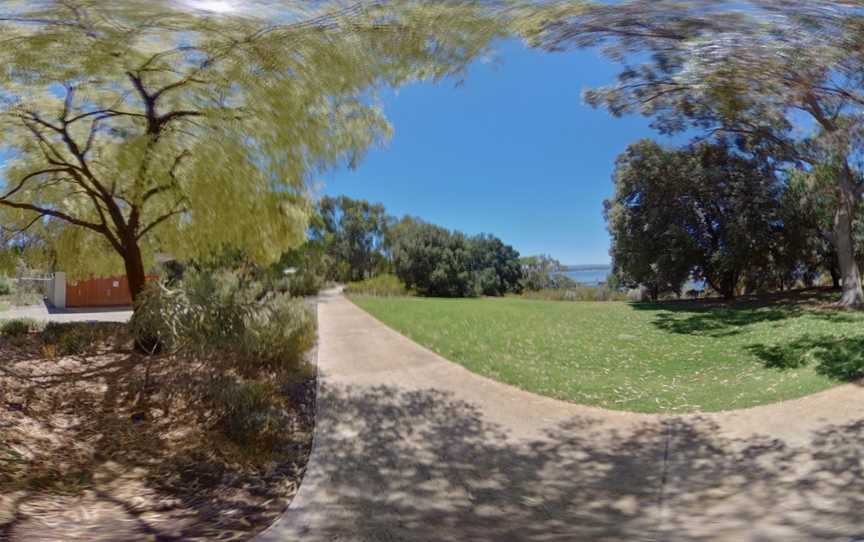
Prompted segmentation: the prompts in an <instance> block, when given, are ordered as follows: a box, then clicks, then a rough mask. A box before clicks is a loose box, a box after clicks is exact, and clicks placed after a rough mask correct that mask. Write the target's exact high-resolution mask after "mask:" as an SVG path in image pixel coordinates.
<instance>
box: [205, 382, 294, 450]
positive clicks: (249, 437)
mask: <svg viewBox="0 0 864 542" xmlns="http://www.w3.org/2000/svg"><path fill="white" fill-rule="evenodd" d="M209 399H210V401H209V403H210V404H211V405H212V407H213V408H214V410H215V411H216V413H217V415H218V418H219V422H218V423H219V425H220V428H221V429H222V432H223V433H224V434H225V436H226V437H228V439H229V440H231V441H232V442H234V443H235V444H238V445H241V446H250V445H255V446H256V447H260V446H262V445H266V444H267V443H270V442H274V441H276V440H278V436H279V434H280V432H282V431H284V430H285V427H286V425H287V423H286V422H287V417H286V414H285V407H286V405H285V399H284V398H283V397H282V395H281V394H280V393H279V389H278V386H276V385H275V384H273V383H271V382H258V381H251V382H245V381H237V380H234V379H231V378H223V379H218V380H215V381H213V383H212V384H211V390H210V395H209Z"/></svg>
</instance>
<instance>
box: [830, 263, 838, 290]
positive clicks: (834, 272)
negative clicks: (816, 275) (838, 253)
mask: <svg viewBox="0 0 864 542" xmlns="http://www.w3.org/2000/svg"><path fill="white" fill-rule="evenodd" d="M828 272H829V273H831V284H832V286H833V287H834V289H835V290H839V289H840V269H838V268H837V265H836V264H831V267H829V268H828Z"/></svg>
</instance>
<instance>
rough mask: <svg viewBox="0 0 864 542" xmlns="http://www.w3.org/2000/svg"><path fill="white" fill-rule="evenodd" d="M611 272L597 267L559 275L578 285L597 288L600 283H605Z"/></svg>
mask: <svg viewBox="0 0 864 542" xmlns="http://www.w3.org/2000/svg"><path fill="white" fill-rule="evenodd" d="M611 272H612V268H611V267H606V268H600V267H598V268H596V269H585V270H581V269H579V270H576V271H564V272H563V273H561V274H562V275H564V276H566V277H570V278H571V279H573V280H575V281H576V282H578V283H579V284H584V285H585V286H598V285H600V283H603V282H606V278H607V277H608V276H609V273H611Z"/></svg>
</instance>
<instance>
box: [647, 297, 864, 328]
mask: <svg viewBox="0 0 864 542" xmlns="http://www.w3.org/2000/svg"><path fill="white" fill-rule="evenodd" d="M831 296H833V293H831V292H828V291H826V290H823V289H817V290H803V291H796V292H789V293H784V294H771V295H765V296H750V297H744V298H740V299H737V300H735V301H723V300H717V299H706V300H686V301H685V300H682V301H664V302H659V303H634V304H633V305H632V306H633V307H634V308H635V309H636V310H643V311H653V312H657V316H656V318H655V320H654V322H653V323H654V325H655V326H657V327H658V328H659V329H661V330H663V331H668V332H671V333H676V334H684V335H704V336H708V337H715V338H722V337H731V336H735V335H739V334H741V333H744V332H745V331H746V328H747V326H751V325H754V324H760V323H763V322H775V323H777V324H780V323H782V322H784V321H787V320H790V319H795V318H799V317H801V316H804V315H807V316H808V317H811V318H818V319H823V320H828V321H831V322H834V323H850V322H855V321H859V320H860V319H856V318H855V316H854V315H853V314H850V313H849V312H848V311H841V310H834V309H832V308H829V305H828V304H829V301H830V299H832V297H831Z"/></svg>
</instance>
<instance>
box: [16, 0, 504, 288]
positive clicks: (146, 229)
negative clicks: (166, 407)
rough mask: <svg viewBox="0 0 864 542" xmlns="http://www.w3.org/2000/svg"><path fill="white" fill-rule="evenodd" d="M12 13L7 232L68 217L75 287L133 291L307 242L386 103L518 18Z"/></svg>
mask: <svg viewBox="0 0 864 542" xmlns="http://www.w3.org/2000/svg"><path fill="white" fill-rule="evenodd" d="M2 15H3V16H2V18H0V33H2V35H3V36H4V38H5V39H6V40H7V41H6V42H4V43H6V44H7V45H9V46H8V47H3V48H2V49H0V64H2V65H3V66H4V67H5V69H4V70H2V72H0V86H2V88H3V97H4V99H3V100H2V103H0V119H2V120H0V122H2V135H0V147H2V151H3V152H4V154H5V156H6V157H7V159H6V160H5V162H4V171H3V177H2V181H0V194H2V196H0V207H3V208H4V209H5V210H6V211H7V212H8V213H9V214H8V215H4V217H3V221H4V223H5V224H8V225H9V227H10V229H12V228H23V227H25V226H27V225H28V224H30V223H32V222H34V219H36V218H37V217H40V216H44V217H45V220H44V222H45V223H46V224H51V223H59V224H60V227H59V228H57V231H55V232H52V235H51V237H50V239H51V243H52V245H54V248H55V249H56V251H55V255H56V260H57V263H58V264H59V266H61V267H62V268H63V269H64V270H66V271H67V272H68V273H70V277H71V278H75V277H76V276H83V275H86V274H88V273H96V274H108V273H112V272H120V271H126V272H127V274H129V276H130V284H132V282H133V279H134V281H135V282H136V284H133V285H132V286H133V295H137V284H138V283H141V282H142V280H139V279H141V276H143V272H144V269H146V268H149V267H150V265H151V264H152V263H153V261H154V257H155V254H157V253H159V252H167V253H171V254H175V255H177V256H178V257H182V258H184V259H196V260H200V259H203V258H205V257H207V256H208V255H209V254H211V253H213V252H214V251H218V250H221V249H222V248H224V247H226V246H229V247H242V248H243V249H244V250H245V251H246V253H247V255H248V256H249V258H250V259H252V260H253V261H255V262H257V263H259V264H269V263H273V262H274V261H276V260H278V258H279V256H280V255H281V254H282V253H283V252H284V251H286V250H290V249H292V248H295V247H297V246H298V245H300V244H301V243H302V242H303V240H304V237H305V230H306V226H307V223H308V215H309V213H310V206H309V204H308V197H309V192H310V181H311V178H312V177H313V176H314V175H315V174H317V173H318V172H320V171H321V170H322V169H326V168H328V167H333V166H336V165H338V164H343V163H347V164H348V165H350V166H353V165H355V164H356V163H358V161H359V160H360V159H362V157H363V155H364V154H365V152H366V151H367V150H368V149H369V148H370V147H373V146H375V145H379V144H382V143H383V142H384V141H385V140H386V139H387V138H388V137H389V135H390V133H391V128H390V126H389V124H388V123H387V121H386V119H385V117H384V114H383V112H382V110H381V108H380V106H379V104H378V100H377V93H378V91H379V90H380V89H381V88H384V87H397V86H399V85H402V84H406V83H413V82H415V81H418V80H430V79H431V80H437V79H440V78H442V77H445V76H448V75H451V74H458V73H460V72H462V71H463V70H464V68H465V67H466V66H467V64H468V63H469V62H470V61H472V60H473V59H475V58H477V57H478V56H480V55H482V54H484V53H485V52H486V50H487V48H488V47H489V44H490V43H491V42H492V40H493V39H495V38H497V37H499V36H501V35H503V33H504V30H505V28H504V25H505V24H506V23H505V22H504V21H503V20H501V19H500V18H499V17H497V16H496V15H497V14H492V13H489V12H488V11H487V10H486V8H485V7H484V6H481V5H474V4H473V3H468V2H464V3H455V2H454V3H441V4H438V3H435V4H429V5H427V4H424V3H419V2H385V3H375V4H370V5H358V6H355V7H353V8H345V7H344V6H343V5H342V3H341V2H330V1H325V2H299V1H289V0H284V1H277V2H273V3H270V5H269V6H268V9H262V10H261V11H260V12H256V13H251V12H250V13H248V14H247V13H236V14H232V13H225V14H221V15H220V16H218V17H216V16H214V17H203V16H201V14H200V13H198V12H196V11H195V10H191V9H189V8H188V6H186V5H185V3H184V2H174V1H169V0H155V1H147V2H144V1H134V2H132V3H129V2H121V3H115V2H92V1H89V0H63V1H60V0H46V1H44V2H37V3H29V2H14V3H11V4H8V5H4V8H3V13H2ZM130 241H134V242H130Z"/></svg>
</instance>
